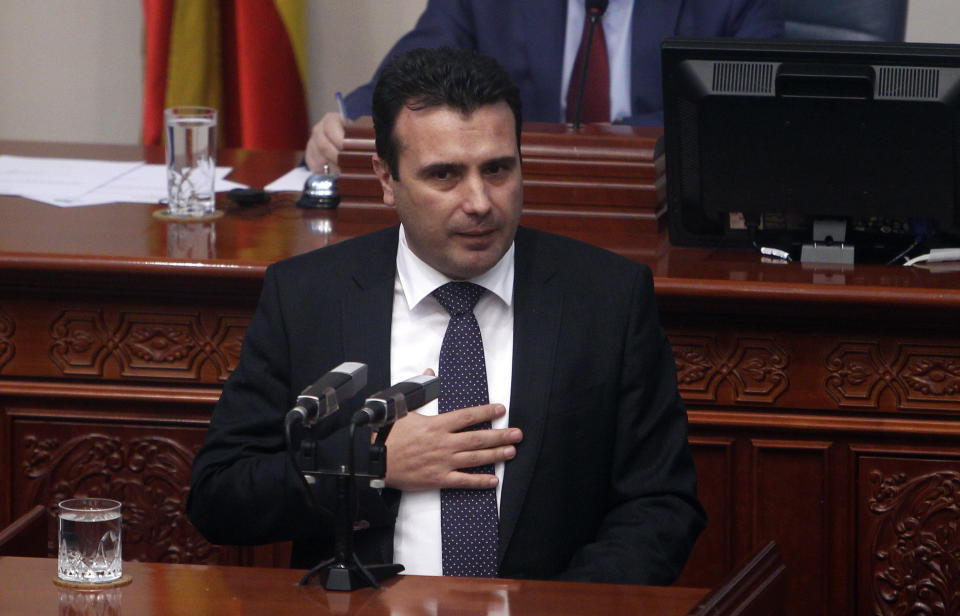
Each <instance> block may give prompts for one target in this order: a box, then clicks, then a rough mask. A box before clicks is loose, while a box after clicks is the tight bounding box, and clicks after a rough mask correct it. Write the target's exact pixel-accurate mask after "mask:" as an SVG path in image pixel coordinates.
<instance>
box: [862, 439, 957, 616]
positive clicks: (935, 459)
mask: <svg viewBox="0 0 960 616" xmlns="http://www.w3.org/2000/svg"><path fill="white" fill-rule="evenodd" d="M884 449H886V450H885V451H884ZM905 449H906V448H904V447H897V448H893V447H887V448H880V447H871V448H866V447H860V448H858V452H857V453H858V457H857V465H856V469H857V471H856V472H857V490H856V493H857V495H856V511H855V516H856V521H857V532H856V541H857V548H856V550H857V562H858V563H859V565H860V566H859V569H858V571H857V592H856V599H857V603H858V608H857V613H858V614H864V615H867V614H869V615H872V616H908V615H911V614H960V451H957V452H953V453H952V454H947V453H946V452H942V451H935V450H927V451H921V450H917V449H915V448H914V450H913V452H912V453H913V455H911V456H907V455H904V454H905V453H908V452H906V451H904V450H905Z"/></svg>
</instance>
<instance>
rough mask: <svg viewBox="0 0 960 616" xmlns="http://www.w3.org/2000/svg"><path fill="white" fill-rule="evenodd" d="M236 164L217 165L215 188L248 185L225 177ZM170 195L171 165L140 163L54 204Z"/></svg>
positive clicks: (152, 199) (141, 200) (129, 200)
mask: <svg viewBox="0 0 960 616" xmlns="http://www.w3.org/2000/svg"><path fill="white" fill-rule="evenodd" d="M232 170H233V168H232V167H217V170H216V174H215V176H214V180H213V185H214V190H216V191H217V192H223V191H227V190H230V189H232V188H246V186H245V185H243V184H239V183H237V182H231V181H230V180H225V179H224V178H225V177H226V176H227V175H229V173H230V172H231V171H232ZM166 198H167V168H166V166H165V165H140V166H139V167H137V168H136V169H133V170H131V171H129V172H127V173H125V174H123V175H121V176H120V177H117V178H116V179H114V180H113V181H111V182H109V183H108V184H106V185H104V186H101V187H99V188H97V189H95V190H92V191H90V192H89V193H87V194H86V195H83V196H81V197H77V198H74V199H63V200H58V202H57V203H55V204H54V205H59V206H61V207H76V206H80V205H97V204H100V203H118V202H119V203H160V202H162V201H166Z"/></svg>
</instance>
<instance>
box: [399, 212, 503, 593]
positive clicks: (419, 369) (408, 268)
mask: <svg viewBox="0 0 960 616" xmlns="http://www.w3.org/2000/svg"><path fill="white" fill-rule="evenodd" d="M513 259H514V247H513V245H512V244H511V246H510V249H509V250H508V251H507V253H506V254H505V255H504V256H503V258H501V259H500V261H499V262H498V263H497V264H496V265H495V266H493V267H492V268H491V269H490V270H488V271H487V272H486V273H484V274H482V275H480V276H478V277H476V278H473V279H471V280H470V282H473V283H476V284H478V285H480V286H482V287H484V288H486V289H487V290H488V291H489V293H484V294H483V296H481V297H480V300H479V301H478V302H477V305H476V306H475V307H474V309H473V313H474V315H476V317H477V323H478V324H479V325H480V335H481V337H482V338H483V349H484V362H485V364H486V368H487V388H488V391H489V394H490V402H491V403H500V404H502V405H504V406H505V407H506V408H507V414H506V415H504V416H503V417H500V418H498V419H495V420H494V421H493V427H494V428H506V427H507V426H508V425H509V422H508V415H509V412H510V383H511V379H512V374H513V273H514V264H513ZM448 282H450V279H449V278H447V277H446V276H444V275H443V274H441V273H440V272H438V271H437V270H435V269H433V268H432V267H430V266H429V265H427V264H426V263H424V262H423V261H421V260H420V259H419V258H418V257H417V256H416V255H415V254H413V252H412V251H411V250H410V247H409V246H408V245H407V239H406V235H405V234H404V231H403V227H402V226H401V227H400V244H399V247H398V249H397V277H396V281H395V283H394V291H393V319H392V327H391V333H390V382H391V383H397V382H399V381H403V380H405V379H408V378H410V377H412V376H415V375H418V374H423V372H424V371H425V370H426V369H427V368H431V369H433V371H434V373H437V374H439V364H440V346H441V344H442V343H443V335H444V333H445V332H446V330H447V323H448V322H449V321H450V315H449V314H448V313H447V311H446V310H444V308H443V307H442V306H441V305H440V303H439V302H437V300H436V299H434V298H433V296H432V295H430V294H431V293H432V292H433V291H434V289H436V288H437V287H440V286H442V285H444V284H446V283H448ZM417 412H419V413H421V414H422V415H436V414H437V402H436V400H434V401H433V402H431V403H430V404H428V405H426V406H424V407H422V408H420V409H419V410H418V411H417ZM503 467H504V465H503V463H502V462H501V463H499V464H496V465H495V467H494V471H495V473H496V475H497V477H498V478H499V479H500V483H499V484H498V485H497V505H498V507H499V504H500V486H501V485H502V483H503ZM393 548H394V562H397V563H400V564H402V565H404V567H405V569H404V573H408V574H411V575H443V566H442V560H441V558H442V542H441V538H440V491H439V490H425V491H415V492H414V491H405V492H403V493H402V495H401V497H400V511H399V514H398V516H397V524H396V529H395V531H394V535H393Z"/></svg>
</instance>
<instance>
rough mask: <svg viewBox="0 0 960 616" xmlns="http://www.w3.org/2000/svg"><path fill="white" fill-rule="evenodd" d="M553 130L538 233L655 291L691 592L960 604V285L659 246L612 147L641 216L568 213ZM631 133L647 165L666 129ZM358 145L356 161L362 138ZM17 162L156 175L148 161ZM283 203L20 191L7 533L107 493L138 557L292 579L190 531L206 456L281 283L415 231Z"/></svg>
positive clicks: (653, 223)
mask: <svg viewBox="0 0 960 616" xmlns="http://www.w3.org/2000/svg"><path fill="white" fill-rule="evenodd" d="M545 135H546V136H544V137H542V138H541V139H540V141H537V140H536V139H534V140H533V141H532V144H533V145H532V146H531V147H533V148H534V150H533V151H532V152H531V153H528V152H527V150H526V146H525V150H524V152H525V156H524V158H525V164H526V162H530V163H531V164H536V165H540V169H541V171H538V172H537V173H531V174H529V175H530V176H533V177H532V179H531V181H532V182H538V183H540V184H539V186H540V188H538V189H536V190H539V191H540V192H539V193H537V194H539V195H540V196H539V197H537V199H538V200H539V201H541V203H538V204H535V205H534V206H532V207H531V209H530V211H525V214H524V217H523V224H527V225H531V226H536V227H540V228H545V229H548V230H553V231H556V232H559V233H563V234H567V235H572V236H574V237H578V238H580V239H584V240H586V241H589V242H592V243H595V244H599V245H602V246H605V247H608V248H610V249H611V250H614V251H616V252H620V253H621V254H624V255H626V256H628V257H630V258H632V259H635V260H637V261H642V262H645V263H647V264H649V265H650V266H651V267H652V268H653V270H654V273H655V276H656V285H657V294H658V301H659V304H660V310H661V315H662V319H663V321H664V324H665V326H666V328H667V331H668V334H669V336H670V339H671V341H672V343H673V347H674V353H675V356H676V361H677V368H678V375H679V378H680V387H681V390H682V393H683V395H684V398H685V399H686V401H687V405H688V408H689V416H690V424H691V428H690V433H691V442H692V443H693V447H694V453H695V456H696V460H697V467H698V472H699V476H700V495H701V498H702V500H703V502H704V504H705V506H706V508H707V510H708V513H709V515H710V525H709V527H708V529H707V531H706V532H705V533H704V535H703V537H702V538H701V540H700V542H699V544H698V545H697V548H696V550H695V552H694V556H693V558H692V559H691V562H690V564H689V566H688V567H687V571H686V572H685V574H684V576H683V577H682V578H681V580H680V583H681V584H683V585H686V586H698V587H709V586H713V585H714V584H715V583H716V582H717V581H718V580H719V579H720V578H721V577H722V575H723V574H724V573H725V572H726V571H727V570H728V569H730V568H731V567H732V566H733V565H734V563H735V562H737V561H738V560H739V559H741V558H743V557H744V556H746V555H747V554H748V553H749V552H750V551H751V550H752V549H753V548H754V547H756V546H759V545H761V544H763V543H765V542H766V541H767V540H769V539H775V540H776V541H777V543H778V544H779V546H780V549H781V551H782V553H783V560H784V562H785V564H786V566H787V568H788V570H789V588H790V603H791V605H792V607H793V609H794V612H793V613H795V614H804V615H806V614H824V615H828V614H831V615H832V614H842V613H847V614H873V613H880V614H901V613H907V610H908V607H909V606H910V605H912V604H914V603H916V604H918V605H928V606H932V605H934V604H935V603H936V602H937V601H940V602H942V603H943V604H944V605H946V606H952V607H948V608H947V610H948V612H949V610H950V609H954V610H956V606H957V605H958V601H960V597H958V591H957V589H958V588H960V580H958V579H957V576H958V575H960V573H958V572H960V563H958V559H960V556H958V554H960V513H958V511H960V503H958V494H960V328H958V321H960V318H958V317H960V273H957V272H949V271H942V272H932V271H928V270H923V269H919V268H911V269H900V268H885V267H879V266H860V265H858V266H855V267H852V268H847V269H831V268H826V267H819V268H807V267H804V266H803V265H801V264H797V263H793V264H789V265H769V264H761V263H760V262H759V260H758V259H757V257H756V256H755V255H753V254H750V253H740V252H731V251H724V252H718V251H711V250H707V249H690V248H684V249H680V248H672V247H670V246H669V242H668V241H667V238H666V237H665V236H664V235H663V234H662V233H657V232H656V230H655V229H656V228H657V227H659V226H660V225H659V223H658V220H659V218H660V214H661V212H659V211H658V210H657V209H656V206H655V205H654V206H652V207H651V205H650V203H651V202H650V199H649V195H650V194H652V193H651V192H650V191H651V190H653V191H654V193H655V192H656V188H657V187H656V186H653V185H651V180H650V179H649V178H650V177H653V175H652V174H651V173H649V169H652V168H653V161H652V160H646V161H644V160H640V161H633V162H630V160H628V159H629V156H621V154H622V152H618V151H617V150H618V148H619V149H621V150H622V148H621V147H620V146H619V145H616V144H615V147H612V150H613V151H612V152H611V151H608V150H607V149H604V148H599V149H595V150H591V151H588V152H586V154H585V156H586V157H587V158H588V159H589V160H586V161H584V160H581V159H577V158H576V157H574V158H573V159H572V160H568V161H566V162H565V163H563V164H565V165H567V166H568V167H574V168H577V167H579V168H587V169H593V170H595V169H602V168H604V166H605V165H606V164H610V165H613V166H614V167H617V166H624V167H626V168H632V169H634V171H631V172H630V173H626V174H625V175H626V176H628V177H626V178H622V177H621V178H612V179H610V178H608V179H605V180H604V181H603V184H604V187H602V188H601V191H607V192H609V193H610V196H609V198H605V199H606V200H607V201H610V202H614V203H616V202H617V199H621V198H622V195H623V194H624V193H629V194H633V195H635V196H636V195H647V196H645V197H643V198H640V197H636V201H635V202H634V201H632V200H631V199H634V197H631V198H630V199H627V204H626V205H621V206H618V207H616V208H608V209H607V210H603V211H601V210H598V209H597V208H598V207H602V206H596V204H593V205H591V206H589V207H587V206H585V207H584V208H582V209H581V210H577V209H576V207H575V206H574V205H572V204H570V203H566V204H560V205H563V207H559V206H558V207H556V208H551V207H549V204H544V203H542V202H545V201H549V200H550V197H549V195H550V194H553V193H556V192H557V191H559V192H561V193H562V192H563V189H564V187H565V186H566V187H568V185H567V184H566V183H567V182H569V181H577V182H581V180H576V178H574V180H571V179H570V178H571V176H570V175H569V174H561V175H558V176H557V177H556V178H554V179H552V180H551V179H550V178H549V177H548V176H547V175H546V172H543V170H544V169H549V168H550V165H549V164H548V163H547V162H544V161H543V160H539V161H538V160H537V156H542V157H543V156H545V157H547V158H549V156H553V154H551V153H550V149H551V148H555V149H558V150H559V151H560V152H562V151H564V147H563V143H564V139H566V138H567V137H564V136H563V135H562V134H558V133H556V132H554V133H546V134H545ZM613 137H614V139H613V141H617V140H619V139H621V138H622V135H614V136H613ZM635 137H636V140H637V144H638V148H639V149H641V150H644V151H652V148H651V147H650V145H651V135H649V134H638V135H636V136H635ZM350 138H351V139H352V140H353V143H354V146H353V149H354V150H356V152H354V154H353V155H354V156H355V157H356V158H357V159H358V160H359V159H360V158H362V152H363V151H364V149H365V148H367V146H366V145H365V141H364V139H365V136H364V135H363V134H362V133H360V134H353V135H351V137H350ZM551 140H553V141H551ZM578 143H579V142H578ZM544 144H546V145H544ZM551 144H553V145H551ZM574 145H577V144H576V143H575V144H574ZM572 147H574V146H573V145H571V146H569V147H568V148H567V149H569V148H572ZM588 150H589V148H588ZM0 151H3V152H4V153H13V154H24V155H50V156H87V157H95V158H105V159H106V158H111V159H120V158H127V159H140V158H142V157H144V156H145V157H146V158H147V159H148V160H151V161H152V162H159V161H160V159H161V157H160V153H159V152H158V151H156V150H149V151H146V152H144V151H141V150H140V149H139V148H115V147H94V146H66V145H57V146H51V145H43V144H22V143H21V144H17V143H2V144H0ZM366 151H367V153H368V152H369V151H368V150H366ZM534 153H536V154H537V156H535V155H534ZM299 156H300V155H299V153H297V152H273V153H267V152H248V151H233V152H224V153H223V154H222V156H221V162H222V163H223V164H227V165H232V166H234V167H235V171H234V173H233V175H232V176H231V178H232V179H236V180H237V181H240V182H246V183H249V184H251V185H253V186H263V185H264V184H266V183H267V182H269V181H271V180H273V179H275V178H276V177H278V176H280V175H281V174H282V173H284V172H285V171H287V170H288V169H289V168H290V167H292V166H293V165H295V164H296V163H297V162H298V161H299ZM556 156H557V157H559V156H560V155H559V154H557V155H556ZM591 157H592V158H591ZM604 157H605V158H604ZM598 160H599V161H600V162H597V161H598ZM603 160H606V161H607V162H606V163H604V162H603ZM558 164H560V163H558ZM631 166H632V167H631ZM362 168H363V166H362V164H360V163H359V162H357V163H356V164H355V165H354V166H350V165H349V164H348V165H345V181H346V182H347V187H348V188H349V186H350V182H354V183H355V184H356V185H357V186H359V188H356V189H351V190H355V191H356V192H358V193H363V191H364V190H368V189H369V178H364V177H363V172H362ZM644 170H645V171H644ZM591 173H593V171H590V172H589V173H586V174H584V175H585V176H587V177H589V176H590V174H591ZM611 173H620V171H617V172H612V171H611ZM351 174H353V175H352V176H351ZM347 176H350V177H349V179H348V177H347ZM629 178H634V180H630V179H629ZM583 181H585V180H583ZM630 181H635V182H636V183H639V184H643V185H644V186H646V187H647V188H646V189H636V190H634V189H628V188H624V187H623V184H629V182H630ZM365 183H366V184H365ZM581 183H582V182H581ZM364 185H366V186H367V187H368V188H367V189H364V188H363V186H364ZM531 190H533V189H532V188H528V192H530V191H531ZM289 197H291V195H279V196H275V197H274V201H273V202H272V204H271V206H270V208H259V209H258V208H254V209H251V210H238V209H230V210H229V211H228V212H227V214H226V216H225V217H224V218H222V219H221V220H219V221H217V222H216V223H209V224H206V225H183V224H167V223H160V222H158V221H156V220H155V219H153V218H152V216H151V212H152V210H154V209H156V207H154V206H147V205H131V204H123V205H105V206H94V207H86V208H76V209H59V208H55V207H52V206H48V205H43V204H39V203H35V202H31V201H27V200H23V199H17V198H12V197H0V451H4V452H5V455H3V456H2V457H0V524H5V523H6V522H7V521H9V520H10V519H12V517H14V516H15V515H17V514H19V513H22V512H24V511H26V510H27V509H29V508H30V506H31V505H33V504H34V503H44V504H48V505H51V504H53V503H55V502H56V501H57V499H58V498H60V496H61V495H66V494H73V493H75V492H79V491H98V490H99V491H110V492H111V493H113V494H114V495H115V496H118V497H119V498H122V500H123V501H124V502H125V503H127V511H126V516H127V517H126V518H125V520H126V525H125V528H126V529H127V535H126V537H125V539H126V543H125V555H126V557H127V558H137V559H144V560H170V561H181V562H220V563H243V564H264V565H269V564H276V565H285V564H286V561H285V555H284V553H283V551H282V550H273V549H271V548H270V547H269V546H268V547H265V548H258V549H256V550H249V549H248V550H244V551H240V550H238V549H235V548H217V547H214V546H210V545H208V544H206V543H205V542H204V541H203V540H202V539H201V538H200V537H199V536H198V535H197V534H196V532H195V531H193V529H192V528H191V527H190V526H189V523H188V522H187V521H186V519H185V517H184V516H183V515H182V508H183V504H184V501H185V498H186V490H187V486H188V477H189V470H190V463H191V460H192V456H193V453H194V451H195V450H196V448H197V447H198V446H199V444H200V443H201V442H202V439H203V437H204V434H205V426H206V423H207V420H208V417H209V413H210V409H211V406H212V404H213V403H214V401H215V400H216V399H217V396H218V393H219V389H220V387H221V385H222V382H223V380H224V379H225V378H226V376H227V375H228V374H229V372H230V370H231V369H232V368H233V367H234V366H235V365H236V361H237V358H238V351H239V347H240V341H241V339H242V335H243V332H244V329H245V326H246V323H247V322H248V319H249V317H250V314H251V312H252V309H253V307H254V305H255V303H256V299H257V296H258V294H259V289H260V284H261V280H262V276H263V271H264V269H265V267H266V266H267V264H269V263H271V262H273V261H276V260H278V259H281V258H284V257H286V256H290V255H293V254H297V253H302V252H305V251H307V250H311V249H313V248H317V247H321V246H324V245H326V244H330V243H334V242H337V241H340V240H342V239H344V238H347V237H352V236H354V235H357V234H360V233H365V232H367V231H372V230H374V229H378V228H382V227H385V226H387V225H390V224H393V223H394V222H395V216H394V214H393V212H392V210H390V209H387V208H385V207H384V206H382V205H381V204H379V202H378V201H377V199H376V197H375V196H373V197H371V196H369V195H364V194H359V196H356V197H351V196H349V195H347V196H345V197H344V200H343V203H342V205H341V207H340V208H339V209H337V210H334V211H331V212H317V211H303V210H297V209H296V208H295V207H293V206H292V201H290V200H289V199H288V198H289ZM292 197H295V195H293V196H292ZM559 199H560V198H559V197H558V200H559ZM631 204H632V205H631ZM220 206H221V207H228V204H227V203H226V202H221V203H220ZM651 227H654V229H653V230H651Z"/></svg>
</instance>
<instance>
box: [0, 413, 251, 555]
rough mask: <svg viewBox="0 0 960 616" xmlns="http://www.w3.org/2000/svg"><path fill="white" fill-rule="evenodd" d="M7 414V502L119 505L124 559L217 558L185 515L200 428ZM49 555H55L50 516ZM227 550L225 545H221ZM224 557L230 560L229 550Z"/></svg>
mask: <svg viewBox="0 0 960 616" xmlns="http://www.w3.org/2000/svg"><path fill="white" fill-rule="evenodd" d="M6 412H7V415H8V417H9V418H10V423H11V427H10V432H11V437H12V438H11V442H12V444H13V445H14V450H13V456H12V468H13V474H12V475H13V476H12V483H11V493H12V495H13V503H12V504H13V508H14V510H15V511H21V510H23V509H26V508H29V507H30V506H32V505H33V504H42V505H44V506H45V507H47V509H48V510H49V511H50V512H51V514H54V513H55V512H56V504H57V503H58V502H59V501H61V500H63V499H65V498H71V497H75V496H99V497H105V498H114V499H117V500H119V501H122V502H123V504H124V511H123V518H124V527H123V550H124V558H127V559H133V560H146V561H165V562H187V563H191V562H222V561H221V558H220V552H221V548H219V547H216V546H212V545H210V544H209V543H207V542H206V541H205V540H204V539H203V538H202V537H201V536H200V534H199V533H198V532H197V531H196V530H195V529H194V528H193V525H192V524H190V522H189V520H188V519H187V516H186V513H185V507H186V498H187V494H188V490H189V485H190V471H191V466H192V464H193V457H194V455H195V454H196V451H197V449H199V447H200V445H201V443H202V442H203V439H204V437H205V435H206V429H205V428H204V427H202V426H183V427H181V426H176V425H170V424H167V425H156V424H140V425H137V424H132V423H128V422H119V421H109V420H104V421H99V422H97V423H95V424H94V423H91V422H88V421H77V420H76V419H74V418H71V417H63V416H58V415H57V414H55V413H46V412H42V413H38V412H36V411H35V410H34V409H17V408H7V409H6ZM49 537H50V546H49V547H50V553H51V554H55V553H56V541H55V537H56V530H55V520H54V518H53V515H51V533H50V535H49ZM228 552H229V550H228ZM225 556H226V559H225V560H226V561H227V562H229V561H233V560H236V553H235V550H234V551H233V552H231V553H229V554H226V555H225Z"/></svg>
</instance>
